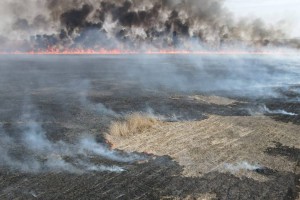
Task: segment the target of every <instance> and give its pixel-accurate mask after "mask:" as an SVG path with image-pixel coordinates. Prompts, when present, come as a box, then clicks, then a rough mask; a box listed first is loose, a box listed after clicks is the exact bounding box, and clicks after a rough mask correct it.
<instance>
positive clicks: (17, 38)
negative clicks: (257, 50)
mask: <svg viewBox="0 0 300 200" xmlns="http://www.w3.org/2000/svg"><path fill="white" fill-rule="evenodd" d="M0 5H1V7H2V8H1V9H2V10H3V12H2V13H3V14H2V15H3V16H4V18H5V20H4V21H3V22H2V23H1V24H0V26H1V27H2V28H3V29H2V30H3V33H2V34H1V37H0V41H3V44H4V46H3V47H2V50H12V49H17V50H23V51H26V50H27V51H29V50H45V49H57V50H63V49H76V48H78V49H87V48H89V49H95V50H98V49H102V48H104V49H137V48H138V49H140V50H146V49H149V48H150V49H168V48H180V49H191V48H193V49H194V48H196V47H197V48H198V49H203V48H206V49H207V48H209V49H212V48H213V49H220V48H225V47H228V46H230V47H235V46H237V45H238V46H241V45H242V46H244V47H246V46H251V47H261V46H280V47H282V46H289V47H295V48H299V47H300V43H299V41H298V40H297V39H290V38H289V37H288V36H287V35H286V33H285V32H284V31H283V30H282V29H281V28H280V26H276V27H274V26H271V25H267V24H265V23H264V22H263V21H262V20H260V19H240V20H238V19H234V17H233V16H232V14H231V13H230V12H229V11H228V10H227V9H226V8H225V7H224V1H223V0H175V1H171V0H150V1H145V0H124V1H117V0H66V1H58V0H46V1H39V0H27V1H22V2H20V1H15V0H14V1H8V0H5V1H3V2H1V3H0ZM195 44H196V45H195Z"/></svg>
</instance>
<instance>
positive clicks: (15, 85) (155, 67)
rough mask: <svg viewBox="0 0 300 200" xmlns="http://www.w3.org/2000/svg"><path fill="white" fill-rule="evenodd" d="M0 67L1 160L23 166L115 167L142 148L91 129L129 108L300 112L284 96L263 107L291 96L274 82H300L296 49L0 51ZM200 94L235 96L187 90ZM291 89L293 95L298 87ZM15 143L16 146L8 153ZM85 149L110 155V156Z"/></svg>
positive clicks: (171, 116) (184, 112)
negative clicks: (122, 146) (116, 145)
mask: <svg viewBox="0 0 300 200" xmlns="http://www.w3.org/2000/svg"><path fill="white" fill-rule="evenodd" d="M183 58H184V59H183ZM0 76H1V87H0V89H1V94H2V98H1V121H2V127H3V128H2V130H1V136H2V138H3V140H1V144H2V146H1V152H2V153H1V155H2V156H1V157H0V158H1V165H2V166H6V167H9V168H11V169H15V170H21V171H29V172H43V171H67V172H85V171H89V170H94V171H96V170H99V171H102V170H111V171H118V170H119V171H121V170H122V169H123V168H121V167H120V166H122V165H123V164H121V165H120V164H119V163H120V162H121V163H122V162H125V163H126V162H131V161H136V160H139V159H143V156H140V155H136V154H126V153H122V152H118V151H113V150H110V149H109V147H108V146H107V145H105V143H104V141H103V140H102V142H101V141H100V142H96V140H95V139H94V137H95V135H100V136H101V135H102V134H103V133H105V132H106V131H107V130H108V128H109V125H110V123H111V122H112V121H116V120H124V118H126V116H127V115H129V114H131V113H133V112H140V113H147V115H148V116H152V117H155V118H156V119H158V120H161V121H178V120H200V119H204V118H205V115H206V114H217V115H241V116H242V115H249V114H251V113H249V112H248V110H249V108H250V109H252V110H254V111H257V112H259V113H261V114H267V115H269V114H271V115H291V113H293V116H292V115H291V116H292V117H295V119H298V115H299V114H300V111H299V110H297V109H293V108H289V109H288V110H285V109H286V108H284V107H282V106H283V105H284V104H279V105H278V106H277V107H274V106H271V107H269V102H270V101H276V99H279V100H282V99H285V100H286V99H288V98H290V97H289V96H288V95H287V94H286V93H284V92H282V91H285V92H288V91H289V90H292V91H298V90H297V88H299V77H300V71H299V61H298V60H297V58H283V57H282V58H274V57H270V56H265V57H255V56H253V57H252V56H250V57H249V56H246V57H223V56H212V57H210V56H204V57H199V56H182V57H181V56H180V57H179V56H145V57H140V56H114V57H112V56H100V57H98V56H79V57H77V56H52V57H47V56H40V57H34V56H17V57H15V56H9V57H5V58H4V57H1V75H0ZM297 85H298V86H297ZM198 94H199V95H203V94H204V95H219V96H223V97H227V98H232V99H235V100H236V101H237V103H235V104H230V105H217V104H210V105H207V104H206V103H205V104H203V103H201V102H196V101H193V100H191V99H190V98H188V96H193V95H198ZM293 94H295V95H296V96H293V97H292V98H293V99H294V98H295V97H297V95H299V93H293ZM298 97H299V96H298ZM239 102H240V103H239ZM256 102H261V104H258V105H257V104H256ZM263 103H265V104H263ZM295 105H298V104H297V103H296V104H295ZM294 108H295V107H294ZM255 109H256V110H255ZM73 129H74V130H73ZM82 135H83V136H82ZM92 135H94V136H92ZM84 137H86V138H87V139H86V138H85V139H84ZM82 138H83V139H82ZM20 149H24V151H23V152H24V154H23V155H18V153H17V154H15V153H16V152H18V151H19V150H20ZM90 157H96V158H97V157H98V158H100V159H104V160H109V162H108V165H107V164H106V163H105V162H104V163H103V162H100V164H99V163H98V164H97V163H93V162H92V161H90V159H89V158H90ZM68 159H69V160H71V161H72V162H69V161H68Z"/></svg>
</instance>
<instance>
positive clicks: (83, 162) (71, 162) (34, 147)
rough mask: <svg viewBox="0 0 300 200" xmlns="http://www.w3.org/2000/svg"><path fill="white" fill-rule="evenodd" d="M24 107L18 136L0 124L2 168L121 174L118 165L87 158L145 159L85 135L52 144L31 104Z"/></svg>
mask: <svg viewBox="0 0 300 200" xmlns="http://www.w3.org/2000/svg"><path fill="white" fill-rule="evenodd" d="M25 107H26V108H25V110H24V114H23V115H22V117H21V119H20V120H21V121H22V122H23V123H22V124H23V125H20V127H19V130H20V131H19V134H17V135H9V134H8V133H7V132H6V131H5V130H4V129H3V128H2V127H3V124H0V125H1V126H0V137H1V140H0V144H1V145H0V153H1V154H0V166H1V167H6V168H9V169H10V170H14V171H15V170H17V171H21V172H29V173H44V172H69V173H80V174H81V173H86V172H93V171H98V172H99V171H100V172H102V171H109V172H123V171H124V170H125V169H124V168H122V167H120V166H117V165H111V166H107V165H103V164H97V163H94V162H92V161H90V158H92V157H98V158H100V159H107V160H109V161H116V162H119V163H120V162H121V163H131V162H135V161H139V160H144V159H145V158H144V157H142V156H140V155H137V154H134V153H132V154H129V153H122V154H121V153H120V152H117V151H115V150H111V149H109V148H108V147H107V145H104V144H101V143H98V142H96V140H95V138H94V137H92V136H88V135H86V136H84V137H81V138H79V139H78V140H77V142H76V143H74V144H71V143H66V142H64V141H58V142H53V141H51V140H50V139H48V138H47V134H46V132H45V131H44V129H43V128H42V125H41V122H39V121H38V120H37V119H38V118H37V117H38V112H37V111H36V110H34V108H33V106H31V104H28V105H26V106H25ZM21 149H22V150H21ZM17 152H18V153H17ZM20 152H22V153H20Z"/></svg>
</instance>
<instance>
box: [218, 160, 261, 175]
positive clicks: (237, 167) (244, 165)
mask: <svg viewBox="0 0 300 200" xmlns="http://www.w3.org/2000/svg"><path fill="white" fill-rule="evenodd" d="M224 168H225V169H226V170H228V171H231V172H233V173H235V172H239V171H241V170H249V171H254V170H257V169H261V168H262V167H261V166H259V165H252V164H249V163H248V162H247V161H243V162H239V163H236V164H229V163H225V164H224Z"/></svg>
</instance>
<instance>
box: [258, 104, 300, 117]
mask: <svg viewBox="0 0 300 200" xmlns="http://www.w3.org/2000/svg"><path fill="white" fill-rule="evenodd" d="M263 112H264V113H266V114H274V115H276V114H279V115H289V116H298V114H296V113H292V112H287V111H285V110H280V109H278V110H270V109H269V108H268V107H267V106H266V105H264V106H263Z"/></svg>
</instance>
